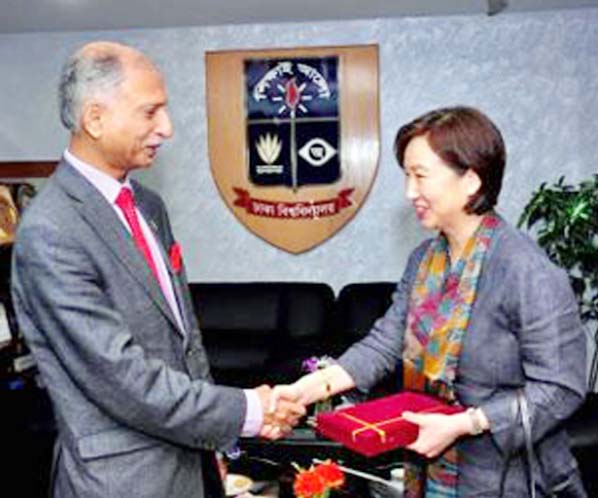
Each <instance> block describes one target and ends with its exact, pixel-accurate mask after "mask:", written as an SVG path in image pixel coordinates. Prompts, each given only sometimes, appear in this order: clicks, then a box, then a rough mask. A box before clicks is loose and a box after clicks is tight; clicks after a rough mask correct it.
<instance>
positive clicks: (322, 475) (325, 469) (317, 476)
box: [293, 460, 345, 498]
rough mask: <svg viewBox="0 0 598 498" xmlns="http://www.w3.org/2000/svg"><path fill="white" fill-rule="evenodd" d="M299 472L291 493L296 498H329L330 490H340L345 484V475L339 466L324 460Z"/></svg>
mask: <svg viewBox="0 0 598 498" xmlns="http://www.w3.org/2000/svg"><path fill="white" fill-rule="evenodd" d="M295 467H296V468H297V469H298V470H299V472H298V473H297V475H296V476H295V482H294V483H293V491H294V492H295V496H296V497H297V498H323V497H327V496H329V493H330V490H331V489H333V488H340V487H341V486H342V485H343V484H344V483H345V475H344V474H343V472H342V470H341V469H340V468H339V466H338V465H337V464H336V463H334V462H332V461H331V460H326V461H325V462H322V463H321V464H319V465H316V466H315V467H314V466H313V465H312V466H311V467H310V468H309V470H305V469H302V468H300V467H298V466H297V465H295Z"/></svg>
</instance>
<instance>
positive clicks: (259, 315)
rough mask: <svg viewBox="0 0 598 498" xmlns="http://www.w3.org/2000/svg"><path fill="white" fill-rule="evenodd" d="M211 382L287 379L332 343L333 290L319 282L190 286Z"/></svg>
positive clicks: (296, 375)
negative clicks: (208, 364)
mask: <svg viewBox="0 0 598 498" xmlns="http://www.w3.org/2000/svg"><path fill="white" fill-rule="evenodd" d="M190 290H191V295H192V298H193V302H194V305H195V309H196V312H197V315H198V319H199V323H200V327H201V329H202V335H203V338H204V344H205V347H206V350H207V352H208V357H209V359H210V365H211V367H212V374H213V376H214V378H215V380H216V381H218V382H221V383H226V384H229V385H240V386H241V385H242V386H248V385H258V384H261V383H279V382H291V381H293V380H295V379H297V378H298V376H299V375H301V370H300V368H301V363H302V361H303V359H305V357H308V356H311V355H316V354H321V352H322V351H324V350H325V349H326V348H327V347H329V344H330V342H331V339H329V337H330V338H331V337H332V334H331V332H330V328H331V324H332V318H331V317H332V310H333V308H334V293H333V291H332V289H331V288H330V287H329V286H328V285H326V284H321V283H304V282H244V283H206V284H197V283H193V284H190Z"/></svg>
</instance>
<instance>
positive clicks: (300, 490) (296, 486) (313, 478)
mask: <svg viewBox="0 0 598 498" xmlns="http://www.w3.org/2000/svg"><path fill="white" fill-rule="evenodd" d="M293 491H294V492H295V496H297V497H298V498H314V497H315V496H317V495H320V494H322V493H323V492H324V491H326V485H325V483H324V479H322V477H320V476H319V475H318V474H317V473H316V472H315V471H314V470H301V471H299V473H298V474H297V477H295V482H294V483H293Z"/></svg>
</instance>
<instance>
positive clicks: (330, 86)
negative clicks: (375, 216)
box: [206, 46, 379, 253]
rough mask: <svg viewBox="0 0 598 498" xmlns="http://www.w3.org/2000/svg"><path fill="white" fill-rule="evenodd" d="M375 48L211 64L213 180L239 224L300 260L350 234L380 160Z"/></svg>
mask: <svg viewBox="0 0 598 498" xmlns="http://www.w3.org/2000/svg"><path fill="white" fill-rule="evenodd" d="M377 59H378V53H377V47H376V46H360V47H336V48H313V49H297V50H294V49H288V50H275V51H259V52H211V53H208V54H207V55H206V74H207V77H206V80H207V93H208V99H207V100H208V128H209V130H208V132H209V135H208V141H209V151H210V164H211V169H212V175H213V177H214V179H215V181H216V184H217V186H218V189H219V191H220V193H221V195H222V197H223V199H224V201H225V203H226V204H227V206H228V207H229V209H231V210H232V211H233V213H234V214H235V216H236V217H237V218H238V219H239V220H240V221H241V222H242V223H243V224H244V225H245V226H246V227H247V228H249V229H250V230H251V231H252V232H254V233H256V234H257V235H258V236H260V237H262V238H263V239H265V240H267V241H268V242H270V243H272V244H274V245H275V246H277V247H280V248H281V249H284V250H286V251H289V252H292V253H300V252H303V251H306V250H308V249H311V248H312V247H314V246H316V245H318V244H320V243H321V242H323V241H324V240H326V239H327V238H329V237H330V236H332V235H333V234H334V233H335V232H336V231H338V230H339V229H340V228H341V227H343V226H344V225H345V224H346V223H347V222H348V221H350V219H351V218H352V217H353V216H354V215H355V213H356V212H357V210H358V209H359V207H360V206H361V205H362V203H363V201H364V199H365V197H366V195H367V193H368V191H369V189H370V187H371V184H372V183H373V180H374V177H375V173H376V168H377V162H378V154H379V129H378V68H377Z"/></svg>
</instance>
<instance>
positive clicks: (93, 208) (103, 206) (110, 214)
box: [56, 161, 184, 336]
mask: <svg viewBox="0 0 598 498" xmlns="http://www.w3.org/2000/svg"><path fill="white" fill-rule="evenodd" d="M56 179H57V181H58V182H59V183H60V184H61V185H62V187H63V188H64V189H65V190H66V191H67V192H68V193H69V194H70V196H71V197H73V198H74V199H76V200H77V201H78V203H77V204H76V205H75V207H76V209H78V210H79V212H80V213H81V215H82V216H83V218H85V220H86V221H87V223H89V225H90V226H91V227H92V228H93V230H94V231H95V232H96V234H97V235H98V237H99V238H100V239H101V240H102V241H103V242H104V243H105V245H106V246H107V247H108V249H109V250H110V251H112V253H113V254H114V256H115V257H116V258H117V259H118V260H120V261H121V262H122V264H123V265H124V267H125V268H126V269H127V270H128V271H129V273H130V274H131V275H132V276H133V278H134V279H135V280H136V281H137V282H138V284H139V285H140V286H142V287H143V288H144V290H145V291H146V292H147V293H148V295H149V296H150V298H151V299H152V300H153V301H154V303H155V304H156V305H157V307H158V308H159V309H160V311H161V312H162V313H163V314H164V315H165V316H166V317H167V318H168V319H169V320H170V321H171V322H172V324H173V325H174V326H175V328H176V330H177V331H178V332H179V333H180V334H181V335H183V336H184V334H183V333H182V331H181V330H180V329H179V326H178V324H177V321H176V319H175V317H174V315H173V313H172V310H171V309H170V306H169V305H168V302H167V301H166V298H165V297H164V294H163V293H162V289H161V288H160V285H159V283H158V282H157V281H156V279H155V277H154V276H153V274H152V272H151V270H150V268H149V266H148V265H147V263H146V262H145V261H144V259H143V256H142V255H141V253H140V252H139V250H138V249H137V247H136V246H135V242H134V240H133V238H132V237H131V234H130V233H129V231H128V230H127V229H126V228H125V227H124V226H123V224H122V222H121V221H120V219H119V218H118V216H117V214H116V213H115V212H114V209H113V208H112V206H110V204H109V203H108V202H107V201H106V199H105V198H104V197H103V196H102V194H101V193H100V192H99V191H98V190H97V189H96V188H95V187H94V186H93V185H92V184H91V183H89V182H88V181H87V180H86V179H85V178H84V177H83V176H82V175H81V174H79V172H77V171H76V170H75V169H74V168H73V167H71V166H70V165H68V163H66V162H64V161H63V162H62V163H61V164H60V167H59V169H58V170H57V172H56ZM158 240H160V239H159V238H158Z"/></svg>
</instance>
